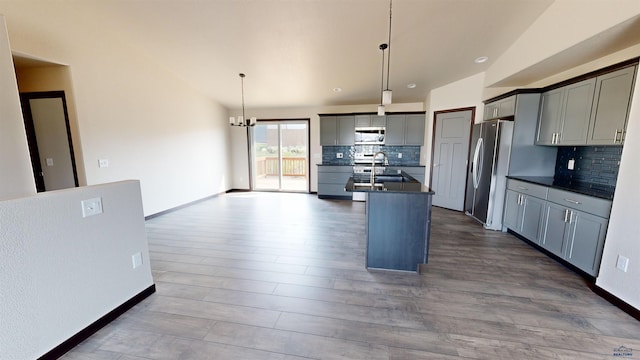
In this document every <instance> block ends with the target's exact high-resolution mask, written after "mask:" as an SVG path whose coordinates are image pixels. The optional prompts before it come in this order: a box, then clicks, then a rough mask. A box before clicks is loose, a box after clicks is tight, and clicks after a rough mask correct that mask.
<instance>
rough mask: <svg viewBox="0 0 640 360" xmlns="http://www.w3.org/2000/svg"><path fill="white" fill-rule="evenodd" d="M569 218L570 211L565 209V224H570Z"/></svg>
mask: <svg viewBox="0 0 640 360" xmlns="http://www.w3.org/2000/svg"><path fill="white" fill-rule="evenodd" d="M568 218H569V209H564V222H568V221H567V219H568Z"/></svg>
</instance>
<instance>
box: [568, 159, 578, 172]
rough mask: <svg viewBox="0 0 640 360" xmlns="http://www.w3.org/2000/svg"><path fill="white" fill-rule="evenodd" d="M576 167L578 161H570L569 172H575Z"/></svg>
mask: <svg viewBox="0 0 640 360" xmlns="http://www.w3.org/2000/svg"><path fill="white" fill-rule="evenodd" d="M575 167H576V161H575V160H574V159H570V160H569V163H568V164H567V169H569V170H573V169H575Z"/></svg>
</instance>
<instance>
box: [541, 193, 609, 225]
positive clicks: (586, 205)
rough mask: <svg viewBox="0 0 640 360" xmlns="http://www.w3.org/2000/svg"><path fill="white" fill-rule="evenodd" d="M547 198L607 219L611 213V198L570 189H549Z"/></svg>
mask: <svg viewBox="0 0 640 360" xmlns="http://www.w3.org/2000/svg"><path fill="white" fill-rule="evenodd" d="M547 200H548V201H551V202H554V203H556V204H558V205H562V206H566V207H568V208H572V209H575V210H580V211H584V212H586V213H589V214H593V215H596V216H600V217H603V218H605V219H608V218H609V214H610V213H611V200H606V199H600V198H596V197H593V196H588V195H582V194H578V193H574V192H570V191H564V190H558V189H549V196H548V198H547Z"/></svg>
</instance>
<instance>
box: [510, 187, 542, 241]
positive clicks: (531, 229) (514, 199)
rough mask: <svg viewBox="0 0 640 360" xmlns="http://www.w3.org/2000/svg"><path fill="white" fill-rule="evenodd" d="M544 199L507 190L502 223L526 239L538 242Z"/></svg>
mask: <svg viewBox="0 0 640 360" xmlns="http://www.w3.org/2000/svg"><path fill="white" fill-rule="evenodd" d="M544 205H545V201H544V200H542V199H539V198H536V197H534V196H530V195H526V194H522V193H518V192H516V191H513V190H507V194H506V198H505V211H504V219H503V225H504V226H506V227H508V228H509V229H511V230H513V231H515V232H516V233H518V234H520V235H522V236H524V237H525V238H527V239H528V240H531V241H533V242H535V243H539V241H540V237H541V236H540V235H541V230H542V214H543V211H544Z"/></svg>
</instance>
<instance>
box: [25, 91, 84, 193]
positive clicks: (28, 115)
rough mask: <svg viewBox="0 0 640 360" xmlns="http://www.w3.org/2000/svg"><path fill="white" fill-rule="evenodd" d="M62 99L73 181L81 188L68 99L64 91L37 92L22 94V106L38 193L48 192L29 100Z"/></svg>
mask: <svg viewBox="0 0 640 360" xmlns="http://www.w3.org/2000/svg"><path fill="white" fill-rule="evenodd" d="M55 98H60V99H61V100H62V109H63V111H64V122H65V128H66V130H67V142H68V144H69V156H70V157H71V168H72V170H73V181H74V184H75V187H78V186H79V183H78V169H77V167H76V157H75V154H74V151H73V139H72V137H71V125H70V123H69V112H68V110H67V98H66V96H65V94H64V91H62V90H59V91H37V92H24V93H20V106H21V107H22V114H23V117H24V127H25V131H26V134H27V143H28V146H29V156H30V158H31V167H32V168H33V176H34V180H35V183H36V190H37V192H43V191H46V187H45V183H44V177H43V171H42V165H41V163H40V152H39V150H38V141H37V138H36V128H35V125H34V123H33V114H32V112H31V106H30V104H29V100H32V99H55Z"/></svg>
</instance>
